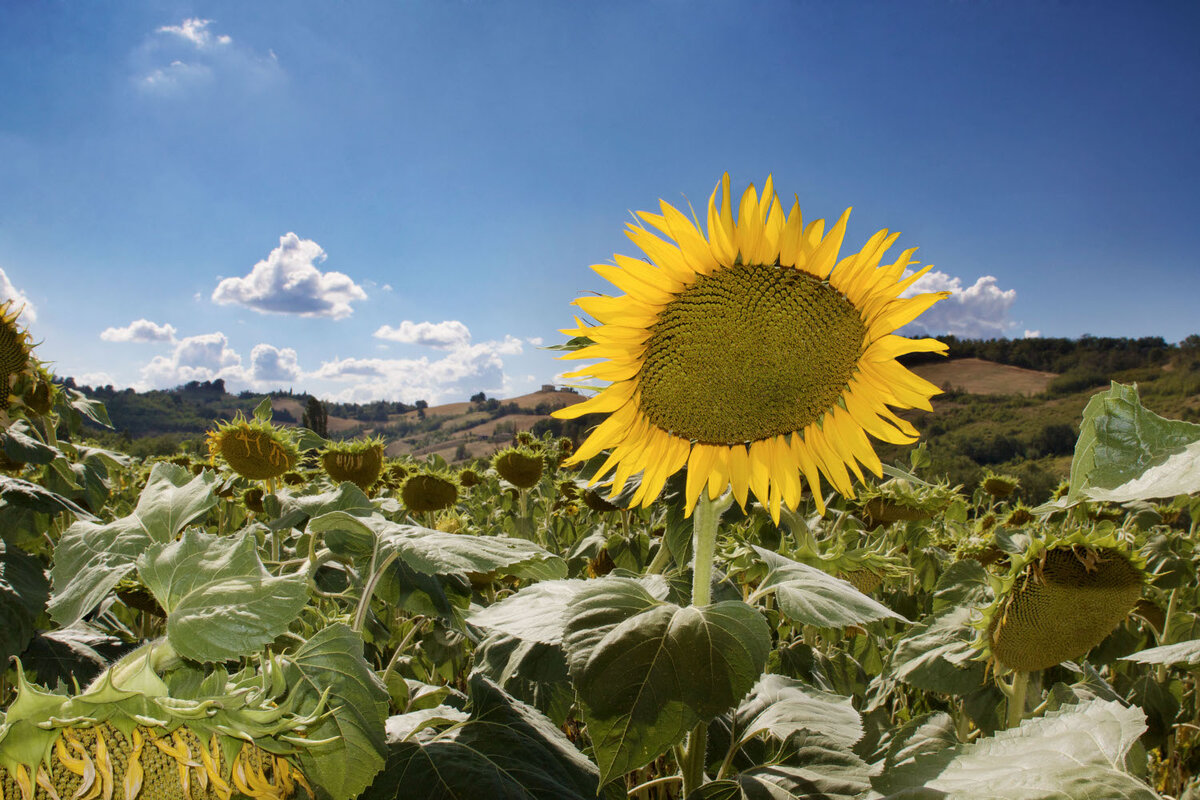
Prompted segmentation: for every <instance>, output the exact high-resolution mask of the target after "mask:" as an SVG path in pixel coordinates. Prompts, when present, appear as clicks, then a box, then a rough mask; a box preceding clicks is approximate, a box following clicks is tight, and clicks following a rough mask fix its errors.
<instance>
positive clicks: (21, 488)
mask: <svg viewBox="0 0 1200 800" xmlns="http://www.w3.org/2000/svg"><path fill="white" fill-rule="evenodd" d="M0 500H3V501H4V502H5V503H11V504H12V505H14V506H20V507H22V508H28V509H31V510H33V511H40V512H42V513H43V514H59V513H62V512H63V511H70V512H71V513H72V514H74V515H75V516H77V517H79V518H80V519H95V517H93V516H92V515H91V514H89V513H88V512H86V511H84V510H83V509H82V508H80V507H79V506H78V505H76V504H75V503H74V502H73V501H71V500H69V499H68V498H66V497H63V496H62V495H61V494H58V493H57V492H52V491H50V490H49V489H46V488H45V487H42V486H38V485H37V484H36V483H30V482H29V481H24V480H21V479H20V478H10V477H9V476H7V475H0Z"/></svg>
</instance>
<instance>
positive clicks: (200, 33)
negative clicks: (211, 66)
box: [158, 17, 233, 50]
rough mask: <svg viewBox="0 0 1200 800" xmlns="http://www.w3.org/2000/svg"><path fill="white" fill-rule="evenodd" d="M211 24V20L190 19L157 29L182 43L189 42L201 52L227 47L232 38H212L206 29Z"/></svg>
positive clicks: (222, 36)
mask: <svg viewBox="0 0 1200 800" xmlns="http://www.w3.org/2000/svg"><path fill="white" fill-rule="evenodd" d="M211 24H212V20H211V19H199V18H196V17H192V18H190V19H185V20H184V21H183V22H182V23H180V24H179V25H163V26H162V27H161V28H159V29H158V33H169V34H173V35H175V36H178V37H179V38H181V39H183V40H184V41H188V42H191V43H192V44H194V45H195V46H196V47H198V48H200V49H201V50H203V49H206V48H209V47H212V46H213V45H228V44H232V43H233V37H231V36H227V35H220V36H213V33H212V31H210V30H209V29H208V26H209V25H211Z"/></svg>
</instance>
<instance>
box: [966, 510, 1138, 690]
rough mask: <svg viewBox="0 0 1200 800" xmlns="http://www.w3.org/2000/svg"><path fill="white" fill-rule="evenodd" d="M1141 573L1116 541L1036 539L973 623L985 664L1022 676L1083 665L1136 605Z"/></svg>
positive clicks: (1083, 536) (1087, 536)
mask: <svg viewBox="0 0 1200 800" xmlns="http://www.w3.org/2000/svg"><path fill="white" fill-rule="evenodd" d="M1142 567H1143V564H1142V562H1141V560H1140V559H1139V558H1138V557H1137V555H1136V554H1134V553H1132V552H1131V551H1130V549H1129V547H1128V545H1126V544H1125V543H1123V542H1121V541H1120V540H1118V539H1117V538H1116V537H1115V536H1114V535H1112V534H1107V535H1101V534H1098V533H1085V532H1076V533H1073V534H1070V535H1068V536H1064V537H1058V536H1054V535H1051V536H1049V537H1047V538H1034V539H1032V540H1031V542H1030V545H1029V547H1028V548H1027V549H1026V551H1025V552H1024V553H1022V554H1021V555H1018V556H1015V557H1014V558H1013V559H1012V562H1011V565H1010V566H1009V570H1008V572H1007V574H1006V575H1005V576H1004V577H1002V578H996V579H995V580H994V587H993V588H994V589H995V599H994V600H993V602H992V603H991V604H989V605H988V606H986V607H984V608H983V609H981V614H980V616H979V619H977V620H976V622H975V623H974V626H975V628H976V629H977V631H978V635H977V637H976V639H975V647H976V649H977V650H978V651H979V653H980V658H983V659H987V658H991V659H994V660H995V662H996V663H997V664H998V665H999V666H1002V667H1006V668H1008V669H1012V670H1020V671H1023V672H1033V671H1035V670H1040V669H1046V668H1047V667H1052V666H1054V665H1055V664H1060V663H1062V662H1063V661H1073V660H1075V659H1077V658H1081V657H1082V656H1084V655H1086V654H1087V652H1088V651H1089V650H1091V649H1092V648H1093V647H1095V646H1096V645H1098V644H1100V642H1101V641H1103V640H1104V638H1105V637H1106V636H1108V635H1109V634H1110V633H1112V632H1113V629H1115V628H1116V627H1117V626H1118V625H1119V624H1120V623H1121V621H1122V620H1124V619H1125V618H1126V617H1127V616H1128V615H1129V613H1130V612H1131V611H1132V610H1133V608H1134V606H1136V605H1137V602H1138V599H1139V598H1140V597H1141V595H1142V586H1143V584H1144V583H1145V580H1146V578H1145V572H1144V570H1143V568H1142Z"/></svg>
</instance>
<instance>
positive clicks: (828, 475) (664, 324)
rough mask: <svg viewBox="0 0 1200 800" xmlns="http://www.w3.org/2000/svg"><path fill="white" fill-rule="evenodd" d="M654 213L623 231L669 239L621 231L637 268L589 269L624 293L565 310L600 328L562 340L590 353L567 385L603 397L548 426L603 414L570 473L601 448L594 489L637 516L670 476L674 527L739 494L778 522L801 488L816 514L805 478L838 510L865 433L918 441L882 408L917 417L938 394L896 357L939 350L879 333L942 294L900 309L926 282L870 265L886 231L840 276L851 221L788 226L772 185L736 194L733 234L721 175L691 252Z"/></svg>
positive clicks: (667, 212)
mask: <svg viewBox="0 0 1200 800" xmlns="http://www.w3.org/2000/svg"><path fill="white" fill-rule="evenodd" d="M718 193H720V195H721V197H720V205H719V207H718V202H717V201H718V198H717V195H718ZM661 206H662V213H661V214H651V213H647V212H639V214H638V216H639V217H641V219H642V220H644V221H645V222H646V223H648V224H649V225H650V226H651V227H653V228H655V229H657V230H658V231H659V232H661V233H662V234H664V236H665V237H667V238H665V239H664V238H662V237H660V236H658V235H656V234H655V233H653V232H652V231H650V230H649V229H647V228H645V227H642V226H641V225H634V224H630V225H629V226H628V227H629V229H628V230H627V231H626V235H627V236H629V238H630V239H631V240H633V242H634V244H636V245H637V246H638V247H640V248H641V249H642V250H643V251H644V252H645V254H646V256H647V257H648V261H647V260H641V259H637V258H630V257H628V256H622V255H617V256H614V258H615V260H616V265H615V266H614V265H606V264H599V265H596V266H593V267H592V269H594V270H596V272H598V273H599V274H600V275H601V276H603V277H604V278H606V279H607V280H609V281H610V282H612V283H613V284H614V285H615V286H616V287H617V288H618V289H620V290H622V291H624V292H625V294H623V295H620V296H616V297H610V296H598V297H581V298H579V299H578V300H576V301H575V305H577V306H579V307H580V308H581V309H582V310H583V311H584V312H586V313H587V314H588V315H589V316H590V317H592V318H594V319H595V320H596V321H597V323H598V324H595V325H591V324H586V323H584V322H583V321H582V320H580V319H579V318H578V317H576V326H577V327H575V328H570V329H566V330H564V331H563V333H565V334H568V335H571V336H582V337H586V338H587V339H589V340H590V341H591V342H592V344H590V345H588V346H586V347H584V348H582V349H579V350H576V351H574V352H571V353H569V354H567V355H565V356H563V358H575V359H601V361H600V362H599V363H597V364H594V365H592V366H588V367H585V368H583V369H580V370H577V371H575V372H571V373H567V376H568V377H591V378H596V379H599V380H606V381H610V382H611V384H610V385H609V386H607V387H605V388H604V389H603V390H602V391H601V392H599V393H598V394H597V395H595V396H594V397H591V398H589V399H588V400H586V401H584V402H582V403H578V404H575V405H572V406H568V407H567V408H564V409H561V410H559V411H556V412H555V414H554V415H555V416H556V417H560V418H574V417H578V416H581V415H583V414H589V413H598V412H603V413H607V414H608V415H609V416H608V418H607V419H605V420H604V421H603V422H602V423H600V424H599V425H598V426H597V427H596V428H595V429H594V430H593V431H592V433H591V435H590V436H589V437H588V439H587V440H586V441H585V442H584V443H583V445H582V446H580V448H579V450H578V451H576V452H575V454H574V455H573V456H572V457H571V461H573V462H580V461H584V460H587V459H589V458H591V457H592V456H594V455H596V454H597V453H599V452H601V451H602V450H606V449H607V450H610V454H609V457H608V460H607V461H606V462H605V463H604V464H603V466H601V467H600V469H599V470H598V471H597V473H596V474H595V475H594V476H593V478H592V482H593V483H595V482H598V481H602V480H604V479H605V478H606V477H607V476H608V475H609V474H610V473H612V472H613V471H614V470H615V474H614V475H613V477H612V479H611V483H612V495H613V496H615V495H616V494H617V493H619V492H620V491H621V489H622V488H623V487H624V485H625V482H626V481H627V480H628V478H629V477H630V476H631V475H634V474H636V473H638V472H642V473H643V475H642V482H641V485H640V487H639V488H638V490H637V492H636V493H635V494H634V496H633V499H632V502H633V503H634V504H637V503H641V504H642V505H649V504H650V503H651V502H652V501H653V500H654V499H655V498H656V497H657V496H658V495H659V493H660V492H661V491H662V488H663V484H664V483H665V482H666V480H667V478H668V477H670V476H671V475H672V474H674V473H675V472H676V471H677V470H679V469H681V468H683V467H684V466H685V465H686V466H687V468H688V476H687V489H686V511H687V513H688V514H690V513H691V510H692V508H693V507H694V506H695V504H696V501H697V499H698V498H699V496H700V492H701V491H702V490H703V489H704V488H705V487H707V490H708V496H709V497H710V498H712V499H716V498H717V497H719V496H720V495H721V494H722V493H724V491H725V489H726V487H728V486H732V487H733V494H734V497H735V498H736V499H737V501H738V503H739V504H740V505H742V506H743V507H745V504H746V498H747V492H753V493H754V495H755V497H757V498H758V499H759V501H760V502H761V503H762V504H763V505H764V506H765V507H767V508H768V509H769V510H770V512H771V515H772V516H773V517H774V518H775V519H776V521H778V518H779V510H780V505H781V504H787V505H788V506H789V507H791V508H795V507H797V505H798V504H799V502H800V496H801V485H802V480H803V482H806V483H807V484H808V486H809V487H810V489H811V491H812V494H813V498H814V499H815V500H816V503H817V507H818V509H819V510H820V511H821V513H824V510H825V509H824V502H823V499H822V493H821V482H820V481H821V476H824V479H825V481H826V482H828V483H829V484H831V485H832V486H833V487H834V488H835V489H837V490H838V491H839V492H841V493H842V494H844V495H847V496H851V497H852V496H853V494H854V486H853V483H852V482H851V477H850V474H851V473H853V474H854V475H855V476H856V477H858V479H859V480H862V477H863V475H862V471H861V469H860V468H859V464H860V463H861V464H862V465H865V466H866V467H867V468H868V469H869V470H871V471H872V472H873V473H875V474H876V475H879V474H880V463H879V457H878V456H877V455H876V454H875V451H874V449H872V446H871V443H870V441H869V440H868V439H867V436H866V434H868V433H869V434H871V435H872V436H874V437H876V438H878V439H881V440H883V441H885V442H893V443H897V444H908V443H911V442H913V441H915V440H916V437H917V431H916V429H915V428H913V426H912V425H911V424H909V423H908V422H907V421H905V420H903V419H901V418H900V417H897V416H896V415H895V414H894V413H893V412H892V410H891V409H889V406H891V407H893V408H923V409H926V410H929V409H930V405H929V398H930V397H931V396H932V395H934V394H938V393H939V390H938V388H937V387H936V386H934V385H933V384H931V383H929V382H928V381H926V380H923V379H922V378H920V377H918V376H916V375H914V374H913V373H911V372H909V371H908V370H907V369H905V368H904V367H903V366H901V365H900V364H899V363H898V362H897V361H896V358H897V357H898V356H900V355H903V354H905V353H912V352H917V351H933V352H945V350H946V345H944V344H942V343H941V342H939V341H936V340H934V339H908V338H905V337H902V336H896V335H894V334H893V331H895V330H896V329H897V328H900V327H901V326H903V325H906V324H908V323H909V322H912V321H913V320H914V319H916V318H917V316H919V315H920V314H921V313H922V312H923V311H925V310H926V309H928V308H929V307H930V306H931V305H933V304H934V303H935V302H937V301H938V300H940V299H942V298H944V297H946V296H947V295H948V294H949V293H948V292H935V293H929V294H921V295H917V296H915V297H911V298H902V297H900V294H901V293H902V292H903V291H904V290H905V289H907V288H908V287H910V286H911V285H912V284H913V283H914V282H915V281H916V280H917V279H918V278H920V277H921V276H922V275H924V274H925V272H927V271H928V270H929V267H928V266H927V267H925V268H924V269H922V270H920V271H918V272H916V273H914V274H912V275H910V276H908V277H904V272H905V269H906V268H907V267H908V266H909V265H911V264H915V263H916V262H915V261H910V260H909V258H910V256H911V255H912V254H913V252H914V251H915V250H916V248H913V249H910V250H905V251H904V252H903V253H901V254H900V257H899V258H898V259H896V261H894V262H893V263H891V264H887V265H884V266H879V262H880V260H881V259H882V257H883V254H884V251H886V250H887V249H888V248H889V247H890V246H891V245H892V243H893V242H894V241H895V240H896V237H897V236H899V234H890V235H889V233H888V231H886V230H882V231H879V232H878V233H876V234H875V235H874V236H872V237H871V238H870V240H868V241H867V243H866V245H864V246H863V248H862V250H860V251H859V252H857V253H855V254H854V255H850V256H846V257H845V258H843V259H841V260H840V261H839V260H838V250H839V249H840V248H841V245H842V238H843V236H844V235H845V231H846V220H847V218H848V217H849V215H850V210H849V209H847V210H846V212H845V213H844V214H843V215H842V217H841V219H839V220H838V222H837V224H836V225H834V226H833V229H832V230H831V231H830V232H829V233H828V234H827V235H824V236H823V235H822V234H823V233H824V228H825V222H824V220H816V221H814V222H810V223H808V224H807V225H805V224H803V222H802V219H801V215H800V207H799V202H798V201H797V202H796V203H795V204H794V205H793V206H792V211H791V213H790V214H784V211H783V207H782V206H781V205H780V203H779V199H778V198H777V197H776V196H775V192H774V189H773V187H772V183H771V178H770V177H768V178H767V181H766V184H765V185H764V187H763V193H762V197H761V198H760V197H759V196H758V195H757V193H756V192H755V189H754V186H753V185H751V186H750V187H749V188H748V189H747V190H746V192H745V193H744V194H743V195H742V202H741V207H740V209H739V211H738V218H737V220H735V219H734V217H733V213H732V210H731V208H730V194H729V175H728V174H726V175H725V177H724V179H723V180H722V182H721V185H720V186H719V187H717V189H714V190H713V194H712V197H711V198H710V200H709V204H708V235H707V236H705V235H704V234H703V233H702V232H701V231H700V225H699V222H693V221H692V220H689V219H688V218H687V217H686V216H684V215H683V214H682V213H680V212H679V211H678V210H677V209H675V208H673V207H672V206H670V205H669V204H667V203H666V202H661ZM801 476H803V478H802V477H801Z"/></svg>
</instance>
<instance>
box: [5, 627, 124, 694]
mask: <svg viewBox="0 0 1200 800" xmlns="http://www.w3.org/2000/svg"><path fill="white" fill-rule="evenodd" d="M128 648H129V646H128V645H127V644H125V643H124V642H122V641H121V640H120V639H117V638H116V637H113V636H109V635H108V634H106V633H101V632H99V631H96V630H92V629H91V628H89V627H87V626H86V625H83V624H80V625H78V626H76V627H73V628H60V629H58V630H53V631H38V632H37V633H36V634H35V635H34V637H33V638H32V639H31V640H30V641H29V645H28V646H27V647H26V648H25V652H23V653H21V666H23V667H24V668H25V669H29V670H33V674H34V676H35V677H36V679H37V682H38V683H40V684H42V685H44V686H55V685H56V684H61V685H63V686H68V687H69V686H71V685H72V684H79V685H81V686H86V685H87V684H88V683H90V682H91V680H92V679H93V678H95V677H96V676H97V675H99V674H100V671H101V670H103V669H104V668H105V667H107V666H108V664H109V662H110V661H112V660H114V659H115V658H116V657H117V656H119V655H120V654H121V653H122V652H123V651H125V650H127V649H128Z"/></svg>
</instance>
